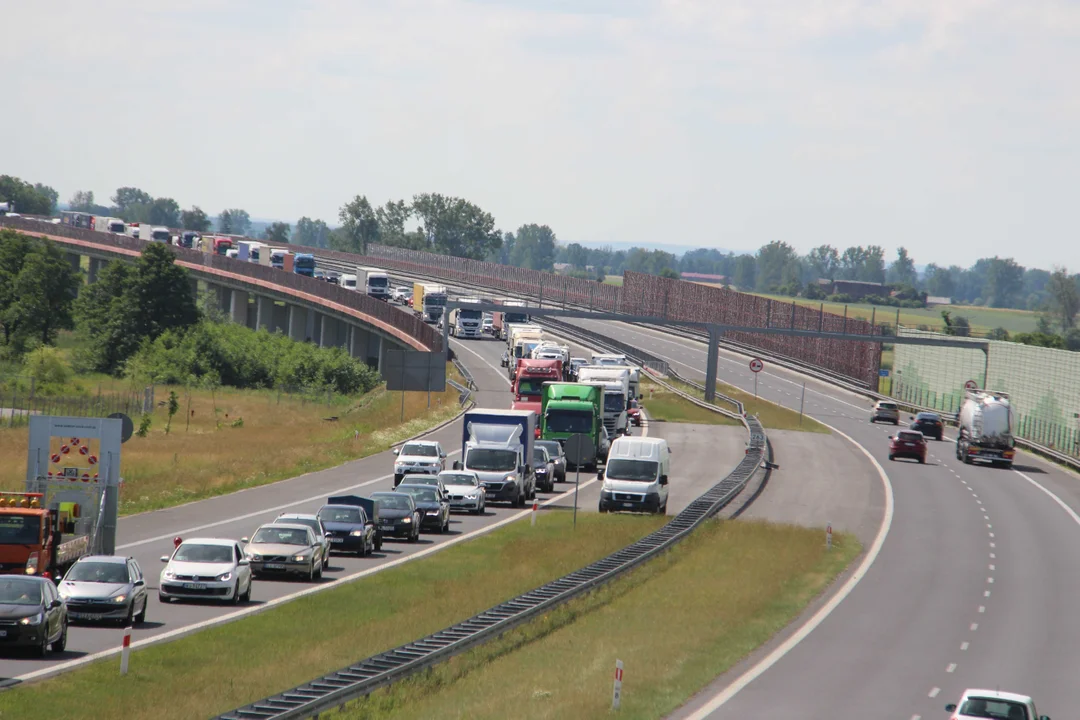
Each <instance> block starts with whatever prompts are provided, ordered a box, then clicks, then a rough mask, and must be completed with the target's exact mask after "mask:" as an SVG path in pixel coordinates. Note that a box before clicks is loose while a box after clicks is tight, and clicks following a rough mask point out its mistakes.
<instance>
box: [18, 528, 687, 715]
mask: <svg viewBox="0 0 1080 720" xmlns="http://www.w3.org/2000/svg"><path fill="white" fill-rule="evenodd" d="M666 519H667V518H661V517H652V516H618V515H599V514H596V513H583V514H581V515H579V517H578V528H577V530H576V532H575V531H574V530H573V528H572V526H571V523H572V522H573V518H572V517H571V515H570V514H569V513H552V514H550V515H548V514H545V515H543V516H542V517H541V518H540V520H539V521H538V522H537V525H536V527H530V525H529V523H527V522H515V523H511V524H509V525H507V526H505V527H502V528H500V529H498V530H495V531H492V532H491V533H490V534H488V535H485V536H482V537H480V538H477V539H475V540H472V541H470V542H464V543H459V544H458V545H455V546H454V547H451V548H447V549H446V550H443V551H442V552H440V553H438V554H436V555H434V556H432V557H428V558H423V559H421V560H416V561H414V562H410V563H406V564H404V565H402V566H400V567H397V568H394V569H391V570H387V571H385V572H381V573H376V574H375V575H372V576H369V577H366V578H364V579H362V580H358V581H356V582H353V583H350V584H348V585H343V586H341V587H339V588H335V589H333V590H330V591H327V592H323V593H318V594H316V595H312V596H308V597H305V598H301V599H299V600H296V601H294V602H291V603H288V604H285V605H282V606H280V607H277V608H274V609H273V610H269V611H267V612H264V613H261V614H258V615H255V616H252V617H249V618H245V619H243V620H239V621H236V622H233V623H230V624H228V625H222V626H220V627H215V628H209V629H207V630H204V631H202V632H200V633H198V634H196V635H193V636H190V637H187V638H183V639H180V640H176V641H174V642H171V643H166V644H162V645H156V646H152V647H148V648H145V649H142V650H137V651H135V652H134V653H133V654H132V656H131V666H130V670H129V673H128V675H127V676H126V677H123V678H121V677H118V675H117V672H118V671H117V668H118V663H119V659H117V658H113V659H110V660H106V661H102V662H97V663H94V664H92V665H89V666H87V667H84V668H80V669H78V670H75V671H72V672H70V673H67V674H65V675H61V676H59V677H55V678H52V679H49V680H44V681H42V682H39V683H35V684H31V685H27V686H19V687H16V688H13V689H12V690H9V691H7V692H4V693H3V694H0V717H5V718H6V717H10V718H19V719H20V720H34V719H35V718H41V719H42V720H67V719H68V718H71V719H73V720H74V719H77V720H83V718H90V717H94V718H126V719H127V720H139V719H140V718H146V719H147V720H151V719H152V720H190V718H205V717H211V716H213V715H217V714H220V713H222V712H226V711H228V710H231V709H233V708H235V707H239V706H241V705H244V704H246V703H249V702H253V701H255V700H258V699H260V698H262V697H265V696H267V695H270V694H272V693H276V692H281V691H282V690H285V689H288V688H290V687H294V686H296V685H299V684H301V683H304V682H307V681H309V680H312V679H314V678H316V677H318V676H320V675H324V674H326V673H327V672H332V671H334V670H338V669H340V668H342V667H344V666H346V665H348V664H350V663H353V662H356V661H358V660H360V659H363V658H365V657H368V656H371V655H374V654H376V653H379V652H383V651H385V650H389V649H390V648H393V647H396V646H398V645H401V644H403V643H406V642H410V641H412V640H416V639H419V638H420V637H423V636H424V635H427V634H430V633H432V632H435V631H438V630H441V629H442V628H444V627H447V626H448V625H451V624H453V623H455V622H459V621H461V620H465V619H466V618H469V617H471V616H472V615H475V614H476V613H477V612H480V611H483V610H486V609H487V608H489V607H492V606H494V605H497V604H498V603H500V602H503V601H505V600H508V599H509V598H511V597H514V596H516V595H519V594H521V593H522V592H525V591H527V590H531V589H532V588H534V587H537V586H539V585H542V584H543V583H545V582H548V581H550V580H553V579H555V578H557V577H561V576H562V575H565V574H566V573H569V572H572V571H574V570H576V569H578V568H580V567H582V566H583V565H586V564H588V563H589V562H592V561H593V560H596V559H599V558H600V557H603V556H605V555H607V554H610V553H611V552H613V551H615V550H617V549H619V548H622V547H624V546H626V545H629V544H630V543H632V542H634V541H635V540H636V539H638V538H640V537H642V536H644V535H646V534H648V533H649V532H651V531H653V530H654V529H656V528H657V527H659V526H660V525H662V524H663V523H664V521H666ZM255 597H256V599H258V586H256V588H255ZM437 714H441V713H437Z"/></svg>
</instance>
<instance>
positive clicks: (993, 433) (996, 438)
mask: <svg viewBox="0 0 1080 720" xmlns="http://www.w3.org/2000/svg"><path fill="white" fill-rule="evenodd" d="M958 420H959V424H960V432H959V434H958V437H957V439H956V459H957V460H960V461H962V462H964V463H967V464H968V465H970V464H972V463H974V462H975V461H982V462H989V463H990V464H991V465H993V466H994V467H1004V468H1009V467H1012V464H1013V458H1014V457H1015V456H1016V449H1015V447H1016V445H1015V440H1014V439H1013V435H1012V408H1011V407H1010V405H1009V396H1008V394H1007V393H1003V392H994V391H992V390H968V391H967V395H966V397H965V398H964V403H963V405H961V406H960V414H959V416H958Z"/></svg>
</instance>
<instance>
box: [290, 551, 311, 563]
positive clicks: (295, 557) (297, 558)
mask: <svg viewBox="0 0 1080 720" xmlns="http://www.w3.org/2000/svg"><path fill="white" fill-rule="evenodd" d="M310 557H311V553H304V554H303V555H293V560H295V561H296V562H304V561H306V560H308V559H309V558H310Z"/></svg>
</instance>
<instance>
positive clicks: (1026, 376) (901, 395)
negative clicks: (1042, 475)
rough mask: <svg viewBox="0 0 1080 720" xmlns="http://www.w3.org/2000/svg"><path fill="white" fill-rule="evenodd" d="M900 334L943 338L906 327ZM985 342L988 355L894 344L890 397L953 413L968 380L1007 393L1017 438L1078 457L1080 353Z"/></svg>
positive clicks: (1079, 456) (1079, 442)
mask: <svg viewBox="0 0 1080 720" xmlns="http://www.w3.org/2000/svg"><path fill="white" fill-rule="evenodd" d="M900 334H901V335H903V336H913V337H918V336H922V337H942V336H941V335H940V334H938V333H933V332H928V331H923V330H913V329H908V328H901V329H900ZM980 342H987V341H985V340H982V341H980ZM988 342H989V346H990V350H989V354H988V355H987V354H984V353H983V352H982V351H981V350H977V349H975V348H971V349H968V348H963V347H961V348H951V347H949V348H945V347H928V346H925V345H896V346H895V355H894V360H893V368H894V370H893V374H894V377H893V385H892V394H893V397H895V398H896V399H898V400H901V401H903V402H909V403H912V404H916V405H923V406H925V407H930V408H934V409H936V410H939V411H941V412H947V413H955V412H957V411H959V409H960V405H961V403H962V402H963V398H964V384H965V383H967V382H974V383H975V384H976V385H977V386H979V387H981V388H987V389H990V390H999V391H1002V392H1007V393H1009V401H1010V404H1011V405H1012V410H1013V432H1014V433H1015V434H1016V436H1017V437H1020V438H1023V439H1025V440H1028V441H1030V442H1033V443H1037V444H1039V445H1043V446H1045V447H1048V448H1050V449H1051V450H1056V451H1058V452H1060V453H1064V454H1066V455H1069V456H1071V457H1073V458H1080V417H1078V416H1080V353H1075V352H1069V351H1068V350H1055V349H1052V348H1042V347H1035V346H1032V345H1020V344H1018V343H1011V342H1005V341H1000V340H990V341H988Z"/></svg>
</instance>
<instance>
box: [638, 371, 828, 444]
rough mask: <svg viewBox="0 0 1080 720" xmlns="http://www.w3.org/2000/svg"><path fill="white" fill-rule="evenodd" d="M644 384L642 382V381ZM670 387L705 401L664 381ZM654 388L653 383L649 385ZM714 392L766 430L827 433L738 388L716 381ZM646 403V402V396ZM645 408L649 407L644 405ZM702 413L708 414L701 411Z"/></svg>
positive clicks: (686, 387) (676, 382) (695, 391)
mask: <svg viewBox="0 0 1080 720" xmlns="http://www.w3.org/2000/svg"><path fill="white" fill-rule="evenodd" d="M642 382H643V384H644V380H643V381H642ZM665 382H667V383H668V384H670V385H673V386H675V387H676V388H678V389H679V390H682V391H683V392H684V393H686V394H687V395H693V396H694V397H696V398H699V399H701V400H704V399H705V393H704V391H702V390H698V389H697V388H696V387H694V386H693V385H688V384H687V383H684V382H681V381H679V380H675V379H673V378H667V380H666V381H665ZM650 384H651V385H653V386H654V387H659V386H656V385H655V384H653V383H650ZM716 392H717V393H719V394H721V395H726V396H728V397H729V398H732V399H734V400H738V401H739V402H741V403H742V404H743V409H744V410H746V413H747V414H748V415H756V416H757V418H758V420H760V421H761V424H762V425H764V426H765V429H766V430H802V431H804V432H818V433H826V434H827V433H828V432H829V428H827V427H825V426H824V425H822V424H821V423H819V422H817V421H816V420H814V419H812V418H810V417H808V416H806V415H805V414H804V415H803V416H802V417H801V418H800V417H799V413H798V412H796V411H795V410H789V409H788V408H786V407H784V406H783V405H777V404H776V403H772V402H769V401H768V400H763V399H761V398H760V397H757V398H755V397H754V394H753V393H748V392H743V391H742V390H740V389H739V388H737V387H735V386H733V385H728V384H727V383H722V382H719V381H717V383H716ZM645 397H646V402H648V395H646V396H645ZM687 404H689V403H687ZM716 406H717V407H720V408H723V409H724V410H734V407H733V406H732V405H730V404H729V403H725V402H722V401H717V403H716ZM646 407H649V406H648V405H646ZM702 412H708V411H707V410H702Z"/></svg>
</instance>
